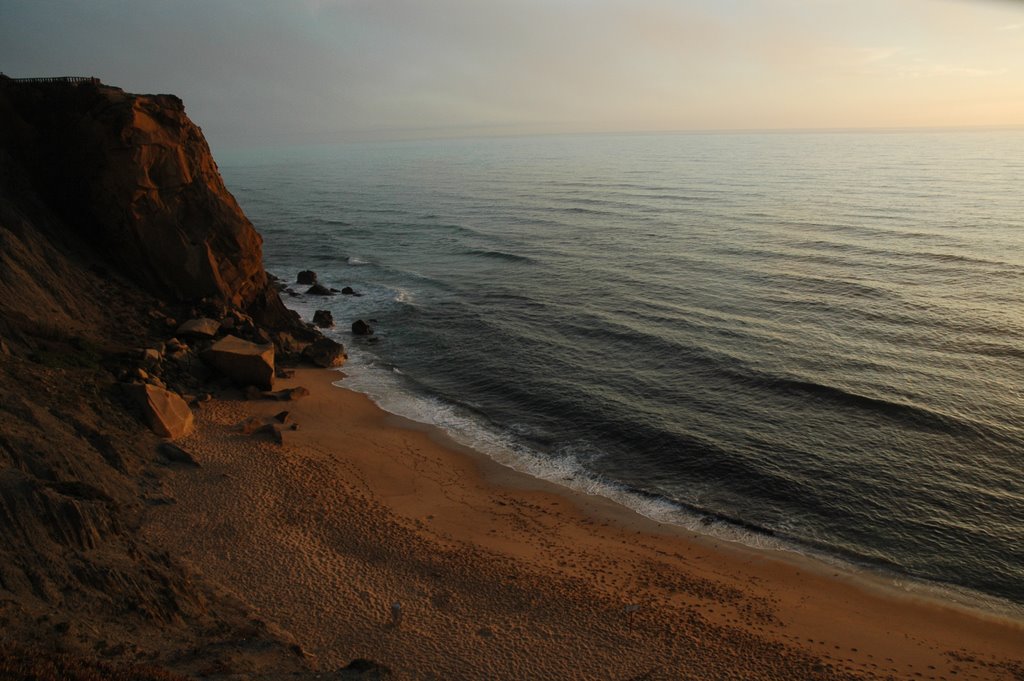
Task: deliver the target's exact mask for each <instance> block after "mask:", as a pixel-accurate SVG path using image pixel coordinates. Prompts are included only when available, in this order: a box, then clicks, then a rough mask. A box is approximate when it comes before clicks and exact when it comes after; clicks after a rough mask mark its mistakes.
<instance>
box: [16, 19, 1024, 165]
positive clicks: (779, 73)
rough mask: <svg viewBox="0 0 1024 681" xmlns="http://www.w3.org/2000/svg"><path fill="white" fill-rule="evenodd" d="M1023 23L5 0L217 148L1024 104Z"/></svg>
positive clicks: (54, 67)
mask: <svg viewBox="0 0 1024 681" xmlns="http://www.w3.org/2000/svg"><path fill="white" fill-rule="evenodd" d="M993 26H999V27H1002V29H1001V30H999V31H993V30H992V27H993ZM1021 26H1024V9H1022V7H1021V5H1019V4H1016V3H998V2H993V1H989V0H906V1H904V2H900V3H892V2H891V1H890V0H816V1H815V2H808V1H807V0H730V1H729V2H721V3H707V2H700V1H698V0H487V1H486V2H481V1H480V0H432V1H431V2H422V1H421V0H290V1H283V0H218V1H216V2H210V1H209V0H88V1H87V2H86V1H84V0H0V68H2V69H3V70H4V71H6V72H7V73H9V74H11V75H16V76H21V75H36V74H60V73H80V74H85V75H97V76H99V77H101V78H102V79H104V80H105V81H107V82H110V83H113V84H117V85H120V86H123V87H125V88H126V89H129V90H135V91H164V92H175V93H177V94H179V95H181V96H182V97H183V99H184V100H185V102H186V105H187V106H188V108H189V111H190V113H191V114H192V115H193V117H194V118H196V120H197V121H198V122H199V123H200V124H201V125H202V126H203V127H204V130H205V131H206V132H207V135H208V136H209V137H210V139H211V142H212V143H214V144H215V145H216V144H229V143H239V144H245V143H263V142H265V141H268V140H281V141H286V142H313V143H315V142H321V141H333V140H344V139H358V138H366V137H396V136H410V135H411V136H422V135H449V134H490V133H494V134H505V133H510V132H516V133H523V132H559V131H596V130H654V129H694V128H736V127H738V128H768V127H855V126H860V125H864V126H873V125H898V124H911V125H932V124H936V125H948V124H972V123H973V124H992V123H1024V80H1022V76H1021V74H1022V73H1024V54H1022V53H1024V50H1021V49H1020V45H1019V36H1018V35H1017V31H1018V29H1019V28H1020V27H1021ZM911 80H913V81H915V82H916V83H917V84H916V85H915V86H914V87H911V88H908V87H905V86H903V87H900V86H898V85H895V84H894V83H895V82H896V81H911ZM982 87H984V88H988V89H987V90H981V89H979V88H982ZM929 88H930V89H929ZM937 101H941V102H942V106H941V107H938V106H935V105H934V104H933V103H934V102H937ZM980 102H985V105H984V106H982V105H981V104H980Z"/></svg>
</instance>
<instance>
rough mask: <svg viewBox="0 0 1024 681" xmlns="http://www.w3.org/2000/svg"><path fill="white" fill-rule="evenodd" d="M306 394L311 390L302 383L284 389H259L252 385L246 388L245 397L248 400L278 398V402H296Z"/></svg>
mask: <svg viewBox="0 0 1024 681" xmlns="http://www.w3.org/2000/svg"><path fill="white" fill-rule="evenodd" d="M306 395H309V390H307V389H306V388H303V387H302V386H301V385H300V386H296V387H294V388H284V389H283V390H259V389H258V388H255V387H253V386H251V385H250V386H249V387H248V388H246V390H245V399H247V400H277V401H278V402H294V401H295V400H298V399H301V398H303V397H305V396H306Z"/></svg>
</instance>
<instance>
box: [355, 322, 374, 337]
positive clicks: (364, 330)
mask: <svg viewBox="0 0 1024 681" xmlns="http://www.w3.org/2000/svg"><path fill="white" fill-rule="evenodd" d="M352 333H353V334H355V335H357V336H370V335H372V334H373V327H372V326H370V325H369V324H367V323H366V322H364V321H363V320H362V319H357V320H355V321H354V322H352Z"/></svg>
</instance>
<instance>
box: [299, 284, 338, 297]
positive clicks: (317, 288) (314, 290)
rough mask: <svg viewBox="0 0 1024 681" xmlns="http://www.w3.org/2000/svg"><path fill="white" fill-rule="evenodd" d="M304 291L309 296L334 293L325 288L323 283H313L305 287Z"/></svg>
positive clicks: (331, 294)
mask: <svg viewBox="0 0 1024 681" xmlns="http://www.w3.org/2000/svg"><path fill="white" fill-rule="evenodd" d="M306 293H308V294H309V295H311V296H333V295H334V294H333V293H332V292H331V289H329V288H327V287H326V286H324V285H323V284H313V285H312V286H310V287H309V288H308V289H306Z"/></svg>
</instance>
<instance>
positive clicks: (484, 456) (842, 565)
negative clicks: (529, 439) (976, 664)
mask: <svg viewBox="0 0 1024 681" xmlns="http://www.w3.org/2000/svg"><path fill="white" fill-rule="evenodd" d="M334 371H336V372H337V373H338V375H339V377H340V378H338V379H337V380H335V381H334V382H333V385H334V386H335V387H336V388H339V389H342V390H347V391H349V392H353V393H356V394H359V395H361V396H363V397H366V398H367V399H369V400H370V401H371V402H372V403H373V404H374V406H376V407H377V408H378V409H380V410H381V411H383V412H385V413H386V414H388V415H390V416H391V417H393V418H394V419H396V420H395V422H394V425H395V426H396V427H400V428H408V429H412V430H423V431H424V432H426V433H427V434H428V435H430V437H431V439H433V440H434V441H436V442H437V443H438V444H439V445H440V446H442V447H447V448H452V449H456V450H458V451H460V452H462V453H463V454H465V455H466V456H469V457H470V458H472V459H474V460H477V461H478V463H479V465H480V466H481V468H482V469H486V470H490V467H491V466H497V468H495V469H493V475H494V481H495V483H496V484H499V485H502V484H504V485H514V484H515V482H514V481H515V479H516V477H518V476H526V477H527V478H528V479H536V480H540V481H543V482H544V483H550V484H551V485H553V487H554V490H555V492H556V493H564V494H566V495H567V497H568V498H570V499H575V498H580V497H582V498H588V499H590V498H594V499H604V500H606V501H607V502H609V503H610V504H611V506H610V507H609V508H607V509H605V510H604V511H597V512H610V513H620V512H621V513H626V514H636V515H637V516H639V517H640V518H642V519H643V520H644V521H646V522H648V523H650V527H648V528H646V531H648V532H652V533H654V532H659V531H664V532H666V533H668V534H670V535H672V536H676V535H678V536H687V537H690V538H691V539H693V540H695V541H705V542H724V543H725V544H726V545H729V546H733V547H735V548H736V549H738V550H748V551H753V552H755V553H766V554H769V555H771V556H774V557H775V558H777V559H778V560H781V561H792V562H796V563H804V562H807V563H809V568H808V569H818V570H820V571H822V572H825V571H832V572H835V571H839V572H840V573H843V574H844V575H845V576H846V577H848V578H851V579H859V580H863V581H864V586H865V588H874V589H880V590H882V591H891V592H892V596H893V597H895V598H899V597H906V598H911V599H923V600H926V601H931V602H934V603H936V604H937V605H939V606H949V607H952V608H960V609H963V610H964V611H965V612H967V613H973V614H976V615H979V616H981V617H992V618H996V619H1004V620H1006V621H1008V622H1011V623H1017V624H1020V625H1024V604H1018V603H1015V602H1013V601H1010V600H1007V599H1004V598H1001V597H999V596H995V595H992V594H987V593H984V592H982V591H978V590H976V589H972V588H970V587H964V586H958V585H953V584H944V583H940V582H931V581H928V580H926V579H921V578H916V577H913V576H910V575H905V574H901V573H899V572H895V571H892V570H886V569H885V568H882V567H878V566H874V565H870V564H868V563H858V562H857V561H856V560H854V559H848V558H845V557H843V556H840V555H834V554H830V553H828V552H827V551H826V550H824V549H821V550H819V549H815V548H814V547H810V546H807V545H804V544H801V543H800V542H799V540H796V539H791V538H788V537H780V536H778V535H775V534H772V533H769V532H763V531H759V530H749V529H747V528H744V527H741V526H738V525H733V524H732V523H731V522H730V521H729V520H728V519H724V518H722V519H713V522H712V528H711V529H710V531H708V530H706V529H704V528H702V527H697V526H696V525H699V524H700V523H701V515H700V514H701V512H700V511H698V510H690V509H687V508H686V507H685V506H683V505H680V504H677V503H676V502H673V501H672V500H670V499H663V498H658V502H659V503H663V504H664V505H666V506H670V507H672V510H673V511H676V512H679V513H682V514H690V517H691V519H692V520H693V521H694V522H693V524H683V523H680V522H674V521H673V520H672V519H664V520H662V519H659V518H658V517H655V516H653V515H648V514H646V513H644V511H643V510H642V509H641V508H637V507H635V506H633V505H632V504H630V503H629V501H630V498H640V497H641V496H642V495H641V494H640V493H638V492H634V491H632V490H629V489H627V488H620V487H616V486H615V485H614V484H611V483H602V482H597V481H595V482H597V486H599V487H602V488H604V487H607V488H609V489H611V490H613V491H616V492H619V493H620V494H621V495H622V496H624V497H628V498H627V499H626V500H621V499H619V498H616V497H614V496H609V495H607V494H604V493H602V492H600V491H599V492H588V491H587V490H585V489H581V488H579V487H574V486H572V485H570V484H564V483H563V482H561V481H559V480H556V479H554V478H553V477H548V476H545V475H543V474H538V473H535V472H532V471H530V470H528V469H527V468H528V467H526V466H517V464H518V463H519V461H520V460H519V459H517V458H516V456H515V455H511V456H510V457H509V460H508V461H503V460H502V459H500V458H499V457H497V456H495V455H493V454H492V453H489V452H487V451H484V449H483V448H477V447H476V446H474V445H473V444H472V443H467V442H465V441H463V440H461V439H460V438H459V436H458V435H456V434H453V433H450V432H448V431H446V430H445V429H444V427H442V426H440V425H437V424H434V423H425V422H422V421H417V420H416V419H415V418H413V417H409V416H404V415H402V414H400V413H396V412H393V411H390V410H389V409H388V408H387V407H385V406H383V405H381V404H380V402H379V401H378V400H377V398H376V397H375V396H374V395H373V394H371V393H369V392H364V391H362V390H360V389H357V388H351V387H348V386H347V385H345V381H346V379H347V378H348V376H347V374H346V373H345V371H344V370H343V369H337V370H334ZM467 439H469V438H468V437H467ZM507 470H510V471H512V472H513V473H514V474H515V475H514V476H513V477H511V478H505V477H503V471H507ZM712 518H713V516H712ZM714 525H721V526H723V527H724V528H725V529H726V530H728V531H729V532H731V533H733V534H734V535H735V536H729V534H728V533H726V532H721V533H719V532H718V531H717V530H716V529H715V528H714V527H713V526H714ZM744 538H764V539H765V541H766V543H765V544H761V545H758V544H756V543H752V542H748V541H744Z"/></svg>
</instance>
